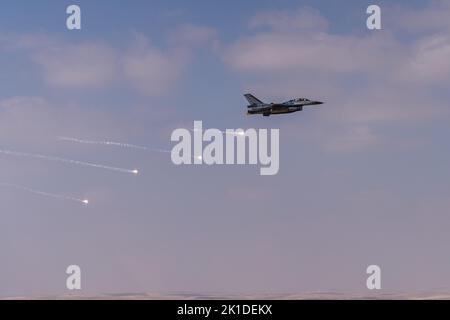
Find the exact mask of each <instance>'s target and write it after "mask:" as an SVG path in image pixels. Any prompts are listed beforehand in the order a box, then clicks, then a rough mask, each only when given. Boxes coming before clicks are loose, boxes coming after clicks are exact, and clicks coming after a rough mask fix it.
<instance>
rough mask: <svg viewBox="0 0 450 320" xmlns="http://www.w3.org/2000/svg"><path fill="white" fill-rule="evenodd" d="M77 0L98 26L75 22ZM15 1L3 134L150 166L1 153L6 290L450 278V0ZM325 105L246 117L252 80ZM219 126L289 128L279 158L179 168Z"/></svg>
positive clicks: (1, 38) (83, 156) (1, 142)
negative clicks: (371, 8)
mask: <svg viewBox="0 0 450 320" xmlns="http://www.w3.org/2000/svg"><path fill="white" fill-rule="evenodd" d="M72 3H78V4H79V5H80V6H81V10H82V28H83V29H82V30H81V31H68V30H66V29H65V19H66V15H65V8H66V6H67V5H69V4H72ZM369 4H371V2H369V1H345V3H341V2H337V1H276V2H275V1H239V2H238V1H222V2H219V1H214V2H213V1H190V2H188V1H170V2H169V1H130V2H125V1H100V0H96V1H78V2H71V1H35V2H32V3H30V2H29V1H7V2H5V3H3V4H2V10H1V11H0V68H1V72H0V81H1V83H2V86H1V87H0V148H3V149H10V150H17V151H24V152H31V153H33V152H34V153H40V154H48V155H55V156H61V157H65V158H72V159H77V160H83V161H91V162H96V163H103V164H106V165H113V166H119V167H126V168H139V169H141V171H142V175H140V176H138V177H129V176H127V175H122V174H117V173H111V172H108V171H106V172H105V171H101V170H96V169H92V168H85V167H78V166H69V165H65V164H58V163H52V162H46V161H41V160H36V159H28V158H14V157H9V156H6V155H2V154H0V168H1V171H0V182H3V183H15V184H19V185H22V186H27V187H30V188H34V189H38V190H43V191H46V192H54V193H58V194H66V195H71V196H79V197H88V198H89V199H90V200H91V205H90V206H88V207H80V206H78V205H77V204H72V203H70V202H65V201H61V200H58V199H48V198H45V197H40V196H37V195H33V194H29V193H26V192H21V191H19V190H15V189H8V188H2V189H0V200H1V201H0V203H1V204H0V218H1V219H2V223H1V224H0V261H1V262H0V271H1V272H0V296H8V295H20V294H60V293H65V288H64V284H65V274H64V271H65V268H66V267H67V266H68V265H69V264H79V265H80V266H81V267H82V270H83V273H84V274H85V277H86V278H85V280H84V283H85V285H84V288H85V289H84V291H83V293H93V294H96V293H101V292H124V291H128V292H180V291H188V292H219V293H279V292H308V291H317V290H323V291H327V290H337V291H340V292H364V290H365V277H366V275H365V269H366V267H367V266H368V265H369V264H378V265H380V266H381V267H382V270H383V274H384V282H383V283H384V290H385V291H386V292H392V291H414V292H416V291H420V290H433V289H436V288H438V287H445V288H448V286H449V285H448V283H449V282H450V279H449V277H448V272H447V270H448V268H449V267H450V260H449V259H448V257H446V256H444V255H443V252H446V244H447V243H448V242H449V240H450V239H449V236H448V232H447V229H448V226H449V223H450V220H449V218H448V215H447V214H446V213H447V212H448V210H449V208H450V203H449V201H448V198H449V197H448V196H449V192H450V190H449V187H450V186H449V183H448V181H449V170H448V162H449V160H450V153H449V151H448V147H447V145H448V143H447V137H448V135H449V134H450V132H449V126H448V123H449V109H448V101H449V98H450V97H449V93H448V89H447V84H448V82H449V80H450V63H449V62H448V54H449V53H450V24H449V23H448V21H450V19H448V18H449V16H450V6H449V2H448V1H442V2H437V1H410V2H408V5H406V4H405V2H403V1H389V2H387V1H380V2H378V4H379V5H380V6H381V8H382V19H383V20H382V23H383V30H381V31H369V30H367V28H366V23H365V21H366V17H367V15H366V13H365V10H366V7H367V5H369ZM246 92H252V93H254V94H255V95H256V96H258V97H260V98H261V99H263V100H266V101H268V102H270V101H275V100H283V101H284V100H288V99H291V98H293V97H308V98H312V99H318V100H321V101H325V102H326V103H325V104H324V105H323V106H321V107H320V108H316V109H308V110H305V111H304V112H302V113H296V114H293V115H288V116H281V117H270V118H268V119H266V118H262V117H247V116H246V115H245V104H246V102H245V100H244V98H243V97H242V95H243V94H244V93H246ZM194 120H203V122H204V126H205V127H213V128H219V129H225V128H239V127H242V128H277V129H280V137H281V138H280V139H281V140H280V144H281V146H280V148H281V155H280V172H279V174H278V175H276V176H273V177H261V176H259V174H258V173H259V170H258V168H256V167H254V166H242V167H240V166H226V167H220V166H213V167H206V166H200V167H189V166H182V167H176V166H174V165H173V164H172V163H171V161H170V157H169V156H168V155H166V154H158V153H151V152H141V151H136V150H128V149H120V148H119V149H116V148H110V147H104V146H86V145H77V144H70V143H65V142H61V141H58V140H57V137H58V136H60V135H64V136H74V137H78V138H85V139H92V140H96V139H98V140H103V139H109V140H116V141H123V142H128V143H134V144H140V145H145V146H149V147H151V148H170V147H171V142H170V134H171V132H172V130H174V129H176V128H179V127H190V126H192V125H193V121H194Z"/></svg>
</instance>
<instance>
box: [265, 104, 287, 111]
mask: <svg viewBox="0 0 450 320" xmlns="http://www.w3.org/2000/svg"><path fill="white" fill-rule="evenodd" d="M287 108H288V106H285V105H282V104H274V105H273V106H271V107H270V108H269V109H272V110H273V111H283V110H286V109H287Z"/></svg>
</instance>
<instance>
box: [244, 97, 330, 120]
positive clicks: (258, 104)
mask: <svg viewBox="0 0 450 320" xmlns="http://www.w3.org/2000/svg"><path fill="white" fill-rule="evenodd" d="M244 97H245V98H246V99H247V101H248V103H250V105H249V106H247V109H248V110H247V114H248V115H253V114H262V115H263V116H264V117H268V116H270V115H271V114H283V113H293V112H297V111H302V110H303V107H305V106H315V105H319V104H323V102H320V101H312V100H309V99H306V98H297V99H292V100H289V101H286V102H283V103H273V102H272V103H264V102H262V101H261V100H259V99H258V98H256V97H255V96H253V95H251V94H245V95H244Z"/></svg>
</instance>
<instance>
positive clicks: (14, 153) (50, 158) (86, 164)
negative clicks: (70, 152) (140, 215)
mask: <svg viewBox="0 0 450 320" xmlns="http://www.w3.org/2000/svg"><path fill="white" fill-rule="evenodd" d="M0 153H2V154H5V155H10V156H16V157H26V158H35V159H42V160H48V161H55V162H62V163H67V164H73V165H79V166H84V167H92V168H98V169H105V170H110V171H116V172H123V173H131V174H138V173H139V171H138V170H136V169H134V170H130V169H124V168H117V167H110V166H105V165H102V164H96V163H90V162H84V161H78V160H72V159H65V158H60V157H54V156H46V155H42V154H34V153H26V152H17V151H11V150H3V149H0Z"/></svg>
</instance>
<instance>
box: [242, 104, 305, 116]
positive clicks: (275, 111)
mask: <svg viewBox="0 0 450 320" xmlns="http://www.w3.org/2000/svg"><path fill="white" fill-rule="evenodd" d="M302 109H303V108H301V107H295V108H292V107H285V106H282V107H272V108H270V109H269V108H268V109H262V110H248V112H247V114H249V115H252V114H262V115H263V116H265V117H268V116H270V115H277V114H286V113H293V112H297V111H302Z"/></svg>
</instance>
